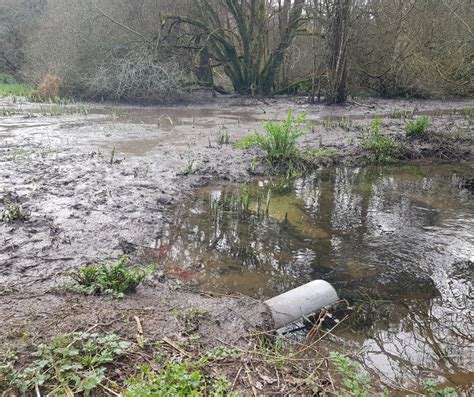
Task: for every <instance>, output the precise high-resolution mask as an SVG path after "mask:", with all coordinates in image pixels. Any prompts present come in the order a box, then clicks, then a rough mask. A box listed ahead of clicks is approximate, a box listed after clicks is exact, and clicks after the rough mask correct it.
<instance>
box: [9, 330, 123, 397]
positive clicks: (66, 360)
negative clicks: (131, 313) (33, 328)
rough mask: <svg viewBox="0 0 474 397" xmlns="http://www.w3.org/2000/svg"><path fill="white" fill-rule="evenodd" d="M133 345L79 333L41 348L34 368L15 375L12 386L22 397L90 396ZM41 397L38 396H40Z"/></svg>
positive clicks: (107, 337)
mask: <svg viewBox="0 0 474 397" xmlns="http://www.w3.org/2000/svg"><path fill="white" fill-rule="evenodd" d="M129 346H130V343H129V342H126V341H122V340H120V338H119V337H118V336H117V335H114V334H108V335H99V334H91V333H87V332H75V333H72V334H66V335H62V336H59V337H57V338H55V339H54V340H53V341H52V342H51V343H50V344H40V345H39V346H38V349H37V351H36V352H35V353H33V356H34V357H36V360H34V361H33V362H32V363H31V364H29V365H27V366H26V367H24V368H23V369H21V370H19V371H14V370H13V372H12V375H11V381H10V386H12V387H14V388H17V389H18V390H19V391H20V392H21V393H26V392H28V391H32V390H35V389H37V391H43V394H44V395H46V394H48V395H55V396H70V395H76V394H77V393H82V394H83V395H84V396H89V395H90V393H91V391H92V390H94V389H95V388H96V387H97V386H98V385H100V384H101V383H102V382H103V380H104V378H105V371H106V365H107V364H109V363H111V362H113V361H114V360H115V359H116V358H117V357H120V356H122V355H123V354H125V352H126V350H127V349H128V348H129ZM37 394H38V392H37Z"/></svg>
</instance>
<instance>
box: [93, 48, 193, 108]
mask: <svg viewBox="0 0 474 397" xmlns="http://www.w3.org/2000/svg"><path fill="white" fill-rule="evenodd" d="M190 83H192V80H191V78H190V76H188V75H187V74H186V73H185V72H184V71H183V70H182V69H181V68H180V66H179V65H178V63H177V62H175V61H174V60H173V59H167V60H160V61H158V60H157V59H156V54H154V53H153V51H151V50H148V49H137V50H134V51H130V52H129V53H127V54H126V55H125V56H123V57H121V58H114V59H112V60H111V61H109V62H104V63H102V65H100V66H99V67H98V69H97V72H96V73H95V76H94V78H93V79H92V81H91V83H90V92H91V93H92V95H94V96H98V97H105V98H110V99H116V100H142V101H167V100H171V99H174V98H176V97H178V96H180V95H181V94H182V93H183V87H184V86H185V85H189V84H190Z"/></svg>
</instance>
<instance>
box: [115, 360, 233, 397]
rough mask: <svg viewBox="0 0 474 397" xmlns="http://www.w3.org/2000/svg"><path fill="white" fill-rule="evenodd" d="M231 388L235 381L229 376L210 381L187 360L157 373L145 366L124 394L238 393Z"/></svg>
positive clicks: (131, 396)
mask: <svg viewBox="0 0 474 397" xmlns="http://www.w3.org/2000/svg"><path fill="white" fill-rule="evenodd" d="M230 389H231V384H230V382H229V381H228V380H226V379H225V378H222V377H216V378H214V379H209V380H207V379H206V377H205V376H204V375H202V374H201V372H200V371H199V370H196V369H193V368H190V366H188V365H186V364H185V363H177V362H175V361H169V362H167V363H166V365H165V366H164V368H162V369H161V370H159V371H156V372H154V371H153V370H152V369H151V367H150V366H148V365H144V366H142V368H141V371H140V373H139V374H138V375H136V376H135V377H133V378H130V379H129V380H128V381H127V390H126V391H125V393H124V396H125V397H145V396H183V397H184V396H190V397H200V396H215V397H221V396H222V397H224V396H229V397H232V396H237V394H236V393H233V392H231V391H230Z"/></svg>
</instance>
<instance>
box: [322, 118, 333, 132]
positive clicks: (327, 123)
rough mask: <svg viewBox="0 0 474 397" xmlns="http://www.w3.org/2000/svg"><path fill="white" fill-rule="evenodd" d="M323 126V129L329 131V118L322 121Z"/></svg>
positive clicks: (330, 123) (330, 122)
mask: <svg viewBox="0 0 474 397" xmlns="http://www.w3.org/2000/svg"><path fill="white" fill-rule="evenodd" d="M323 126H324V128H325V129H327V130H330V129H331V128H332V121H331V119H330V118H329V119H326V120H324V122H323Z"/></svg>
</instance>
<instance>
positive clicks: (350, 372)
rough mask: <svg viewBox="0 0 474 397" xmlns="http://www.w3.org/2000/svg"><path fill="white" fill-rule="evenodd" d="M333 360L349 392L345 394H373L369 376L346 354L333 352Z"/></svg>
mask: <svg viewBox="0 0 474 397" xmlns="http://www.w3.org/2000/svg"><path fill="white" fill-rule="evenodd" d="M330 359H331V362H332V363H333V364H334V366H335V367H336V368H337V370H338V371H339V372H340V374H341V380H342V384H343V386H344V387H345V388H346V392H347V394H341V395H343V396H356V397H365V396H369V395H371V393H370V391H371V386H370V382H369V377H368V376H367V375H366V374H364V373H362V372H361V370H360V368H359V366H358V365H357V364H356V363H354V362H353V361H351V360H350V359H349V358H348V357H346V356H345V355H344V354H341V353H337V352H331V354H330Z"/></svg>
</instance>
